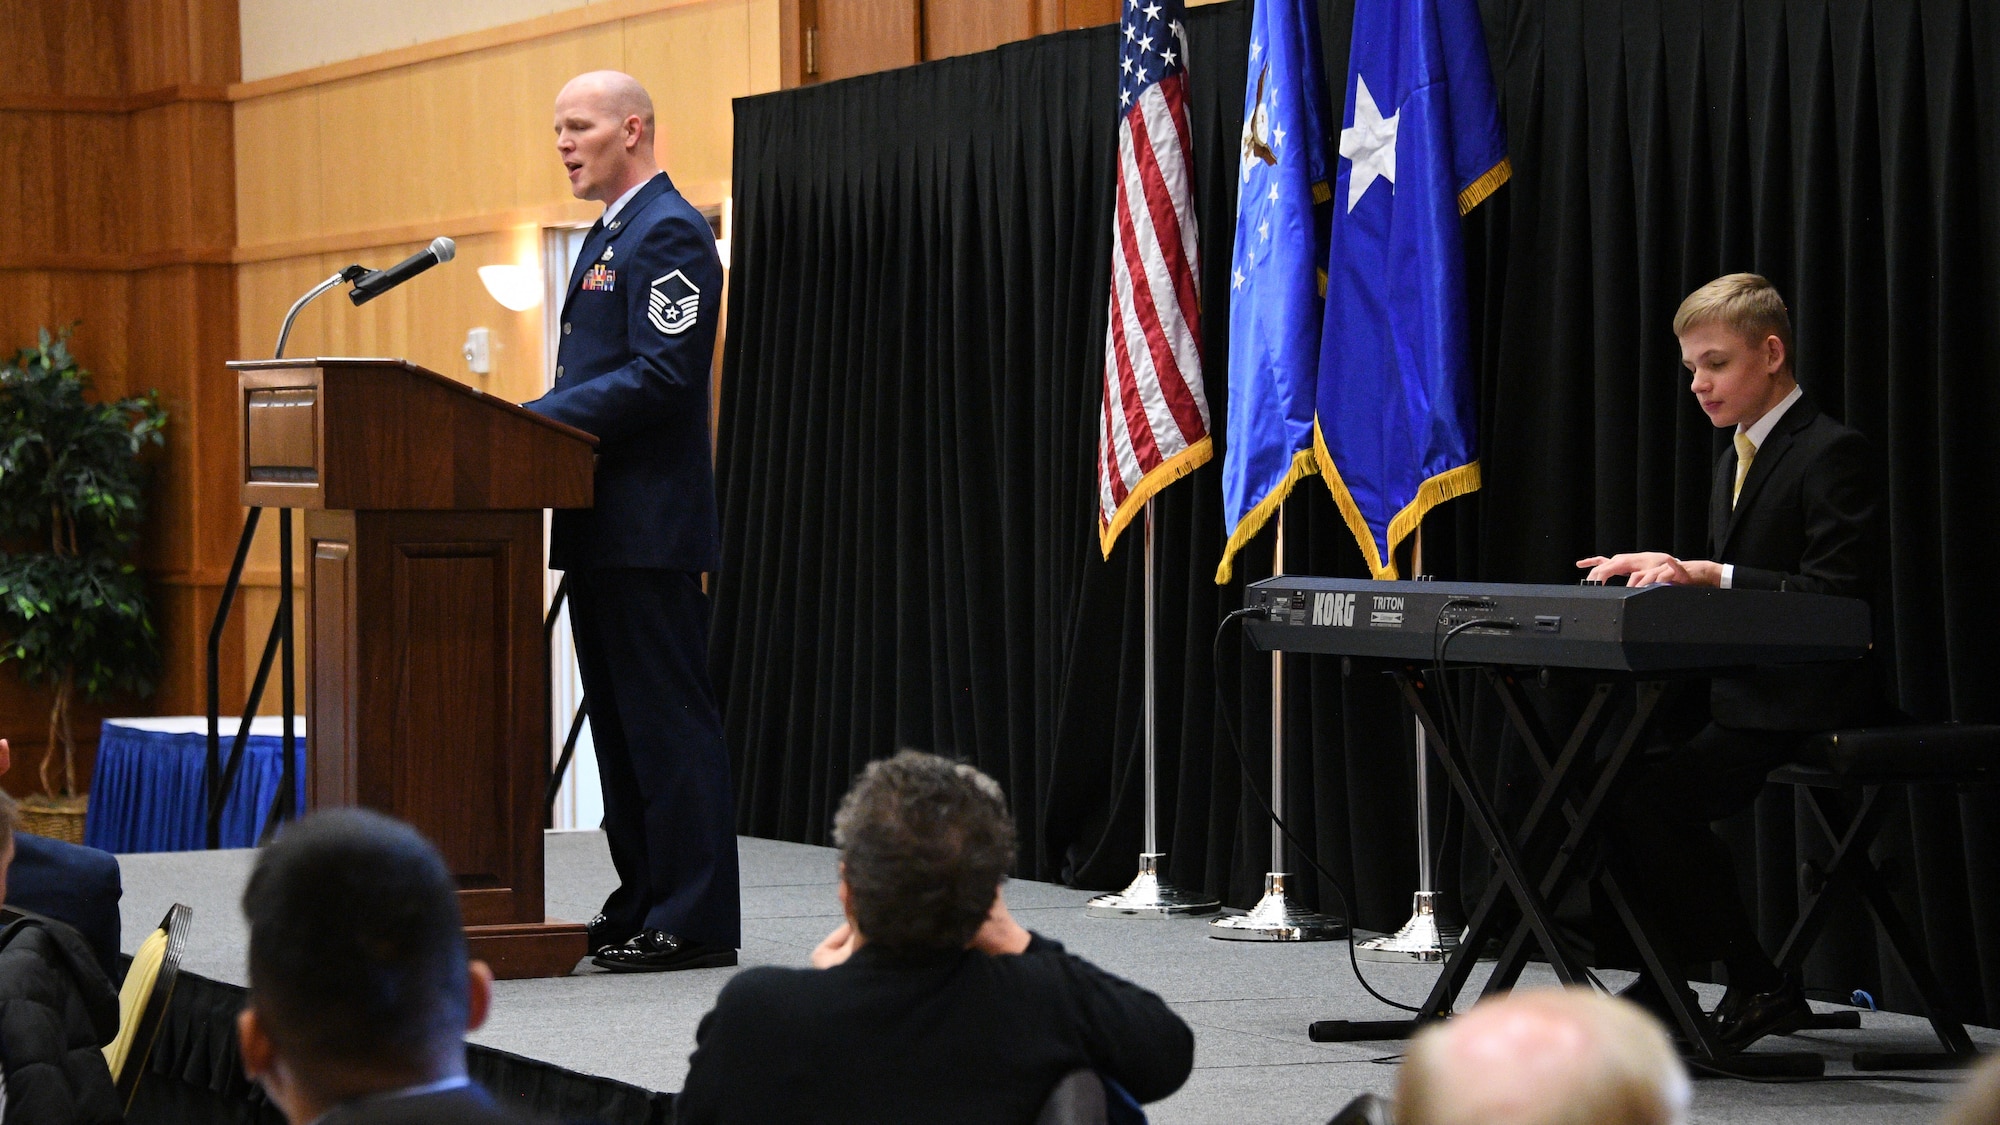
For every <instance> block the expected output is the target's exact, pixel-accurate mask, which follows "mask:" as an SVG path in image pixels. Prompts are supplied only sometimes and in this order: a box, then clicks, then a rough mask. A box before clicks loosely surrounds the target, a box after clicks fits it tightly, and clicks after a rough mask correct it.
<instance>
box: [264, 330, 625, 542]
mask: <svg viewBox="0 0 2000 1125" xmlns="http://www.w3.org/2000/svg"><path fill="white" fill-rule="evenodd" d="M228 366H229V368H230V370H232V371H234V372H235V373H236V385H237V396H236V398H237V403H236V406H237V420H238V431H237V437H238V441H239V443H240V453H241V456H240V458H239V469H240V476H239V478H238V479H239V481H240V483H241V487H242V499H243V503H245V504H247V505H251V506H253V507H273V508H313V509H331V510H363V509H365V510H377V511H379V510H392V511H503V510H525V509H533V508H587V507H589V506H590V505H591V501H592V498H593V497H592V492H593V484H594V479H593V478H594V475H595V474H594V465H595V456H596V447H597V444H598V442H597V439H596V438H595V437H593V436H592V435H590V434H587V433H585V432H583V431H582V430H579V429H576V428H575V427H573V426H568V425H564V424H563V423H561V422H557V421H554V420H553V419H549V418H544V417H543V416H541V415H539V414H536V413H535V412H534V411H532V410H528V409H526V408H524V407H522V406H520V405H518V404H516V403H513V402H510V401H508V400H507V399H503V398H498V397H496V396H494V395H489V394H487V393H485V392H484V391H481V390H480V389H478V388H477V387H472V386H468V385H466V384H464V383H461V382H459V381H458V380H456V379H450V378H447V377H445V376H443V375H440V374H438V373H437V372H435V371H430V370H426V369H425V368H423V367H420V366H418V365H416V364H414V363H410V362H409V361H407V360H401V359H390V358H374V357H340V356H315V357H311V358H296V359H257V360H236V361H233V362H231V363H230V364H229V365H228Z"/></svg>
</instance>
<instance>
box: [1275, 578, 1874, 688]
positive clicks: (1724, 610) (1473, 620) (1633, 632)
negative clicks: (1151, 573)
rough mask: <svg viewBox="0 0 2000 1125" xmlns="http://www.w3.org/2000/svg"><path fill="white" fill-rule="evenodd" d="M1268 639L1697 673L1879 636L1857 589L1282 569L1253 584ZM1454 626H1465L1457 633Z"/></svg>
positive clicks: (1861, 648) (1791, 659)
mask: <svg viewBox="0 0 2000 1125" xmlns="http://www.w3.org/2000/svg"><path fill="white" fill-rule="evenodd" d="M1247 595H1248V601H1247V605H1248V607H1249V608H1252V609H1255V610H1258V611H1259V612H1258V613H1257V614H1255V615H1253V616H1250V617H1248V618H1246V619H1245V626H1244V627H1245V629H1246V630H1247V631H1248V632H1249V635H1250V640H1251V643H1253V644H1255V645H1256V646H1257V647H1258V648H1260V649H1264V650H1267V651H1268V650H1273V649H1276V650H1280V651H1284V652H1318V653H1333V654H1336V655H1341V656H1369V657H1381V658H1384V659H1389V660H1406V661H1423V662H1428V661H1430V660H1432V659H1433V658H1434V657H1435V656H1436V654H1437V652H1438V647H1439V645H1440V644H1441V643H1446V642H1445V638H1446V636H1447V634H1449V636H1450V639H1449V642H1448V647H1446V648H1445V653H1444V654H1445V657H1446V659H1447V660H1449V661H1450V662H1451V663H1454V664H1459V663H1473V664H1501V665H1514V666H1521V667H1548V668H1597V669H1604V670H1609V671H1625V672H1692V671H1700V670H1703V669H1725V668H1743V667H1751V666H1755V665H1762V664H1803V663H1816V662H1820V661H1836V660H1854V659H1858V658H1860V657H1861V656H1862V654H1864V653H1865V652H1867V650H1868V644H1869V621H1868V604H1867V603H1866V602H1863V601H1861V600H1859V599H1857V598H1836V597H1829V596H1826V595H1823V594H1798V593H1790V592H1780V591H1774V590H1717V589H1713V588H1710V587H1706V586H1641V587H1638V588H1632V587H1627V586H1582V585H1577V586H1553V585H1551V586H1540V585H1527V584H1521V585H1515V584H1509V583H1492V582H1375V581H1370V580H1368V579H1365V578H1311V577H1307V576H1304V575H1280V576H1278V577H1275V578H1267V579H1265V580H1263V581H1261V582H1256V583H1253V584H1251V586H1250V587H1249V589H1248V591H1247ZM1454 630H1456V631H1455V632H1454Z"/></svg>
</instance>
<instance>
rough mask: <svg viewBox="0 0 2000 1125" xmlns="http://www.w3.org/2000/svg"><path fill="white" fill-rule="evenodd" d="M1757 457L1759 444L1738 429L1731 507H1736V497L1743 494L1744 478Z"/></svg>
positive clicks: (1730, 497)
mask: <svg viewBox="0 0 2000 1125" xmlns="http://www.w3.org/2000/svg"><path fill="white" fill-rule="evenodd" d="M1756 459H1757V444H1756V443H1755V442H1753V441H1751V440H1750V436H1749V435H1748V434H1745V433H1744V432H1743V431H1742V430H1738V431H1736V487H1735V488H1734V489H1733V490H1731V492H1730V493H1729V507H1730V508H1731V509H1732V510H1733V509H1734V508H1735V507H1736V498H1737V497H1739V496H1741V495H1743V478H1745V477H1747V476H1749V475H1750V462H1752V461H1755V460H1756Z"/></svg>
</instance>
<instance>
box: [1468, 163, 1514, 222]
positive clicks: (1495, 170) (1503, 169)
mask: <svg viewBox="0 0 2000 1125" xmlns="http://www.w3.org/2000/svg"><path fill="white" fill-rule="evenodd" d="M1513 175H1514V163H1513V161H1511V160H1508V159H1507V158H1506V157H1504V156H1503V157H1501V158H1500V163H1498V164H1495V165H1494V166H1493V167H1491V168H1488V169H1487V170H1486V172H1485V174H1484V175H1482V176H1480V177H1479V178H1478V179H1476V180H1474V181H1472V182H1471V183H1469V184H1467V185H1466V186H1465V190H1464V191H1461V192H1459V193H1458V213H1459V215H1460V216H1465V215H1470V214H1472V209H1473V208H1474V207H1477V206H1479V205H1480V204H1482V203H1484V202H1486V197H1487V196H1489V195H1492V194H1493V193H1494V192H1496V191H1499V190H1500V185H1501V184H1504V183H1506V182H1507V181H1508V180H1509V179H1510V178H1512V176H1513Z"/></svg>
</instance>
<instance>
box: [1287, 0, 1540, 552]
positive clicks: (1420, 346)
mask: <svg viewBox="0 0 2000 1125" xmlns="http://www.w3.org/2000/svg"><path fill="white" fill-rule="evenodd" d="M1510 174H1511V168H1510V166H1509V164H1508V162H1507V140H1506V135H1505V133H1504V132H1503V131H1502V128H1501V124H1500V106H1499V99H1498V97H1497V96H1496V95H1495V93H1494V89H1493V74H1492V68H1491V66H1490V64H1489V63H1488V61H1487V56H1486V35H1485V31H1484V29H1482V28H1481V26H1480V23H1479V7H1478V4H1477V0H1358V2H1357V3H1356V4H1355V6H1354V39H1353V46H1352V47H1351V48H1350V51H1349V56H1348V66H1347V112H1346V114H1345V115H1344V119H1343V122H1342V128H1341V130H1340V144H1339V162H1338V169H1337V171H1336V172H1335V175H1334V184H1333V219H1332V230H1331V233H1330V235H1329V238H1328V242H1329V246H1328V252H1327V271H1326V272H1327V290H1326V321H1325V331H1324V332H1323V333H1322V335H1321V339H1320V363H1319V385H1318V387H1317V388H1316V395H1317V399H1318V409H1317V413H1316V420H1315V426H1314V430H1315V433H1314V448H1315V451H1316V452H1317V455H1318V460H1319V468H1320V472H1321V473H1322V474H1324V475H1325V477H1326V483H1327V486H1328V487H1329V488H1330V489H1332V491H1333V497H1334V500H1335V502H1336V503H1338V504H1339V505H1340V510H1341V513H1342V514H1343V515H1344V516H1345V517H1346V518H1347V525H1348V527H1349V529H1350V530H1352V531H1353V533H1354V538H1355V540H1356V541H1357V542H1358V543H1359V544H1360V546H1361V553H1362V554H1363V555H1364V556H1366V558H1367V560H1368V566H1369V569H1370V570H1371V571H1372V572H1373V573H1374V575H1375V577H1377V578H1394V577H1396V560H1395V550H1396V547H1397V545H1398V544H1399V543H1401V542H1402V540H1403V539H1405V538H1407V537H1408V536H1409V535H1410V533H1412V532H1413V531H1415V530H1416V528H1417V525H1418V524H1419V523H1420V522H1421V521H1422V520H1423V516H1424V513H1425V512H1427V511H1429V510H1430V509H1431V508H1433V507H1435V506H1437V505H1438V504H1441V503H1443V502H1444V501H1446V500H1449V499H1451V498H1452V497H1454V496H1461V495H1464V494H1465V493H1467V492H1471V491H1472V490H1474V489H1476V488H1478V487H1479V452H1478V409H1477V407H1478V404H1477V401H1476V395H1475V381H1474V378H1473V367H1472V347H1471V341H1470V339H1469V338H1468V334H1467V319H1466V307H1465V306H1466V294H1465V253H1464V243H1463V236H1462V234H1461V231H1460V222H1459V221H1460V218H1461V216H1463V215H1464V214H1466V213H1467V212H1469V211H1471V210H1472V209H1473V208H1474V207H1477V206H1478V205H1479V204H1480V202H1481V201H1483V200H1484V199H1485V198H1486V197H1487V196H1489V195H1491V194H1493V192H1494V191H1495V190H1497V189H1498V188H1499V187H1500V185H1501V184H1503V183H1505V182H1506V181H1507V177H1508V176H1509V175H1510Z"/></svg>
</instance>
